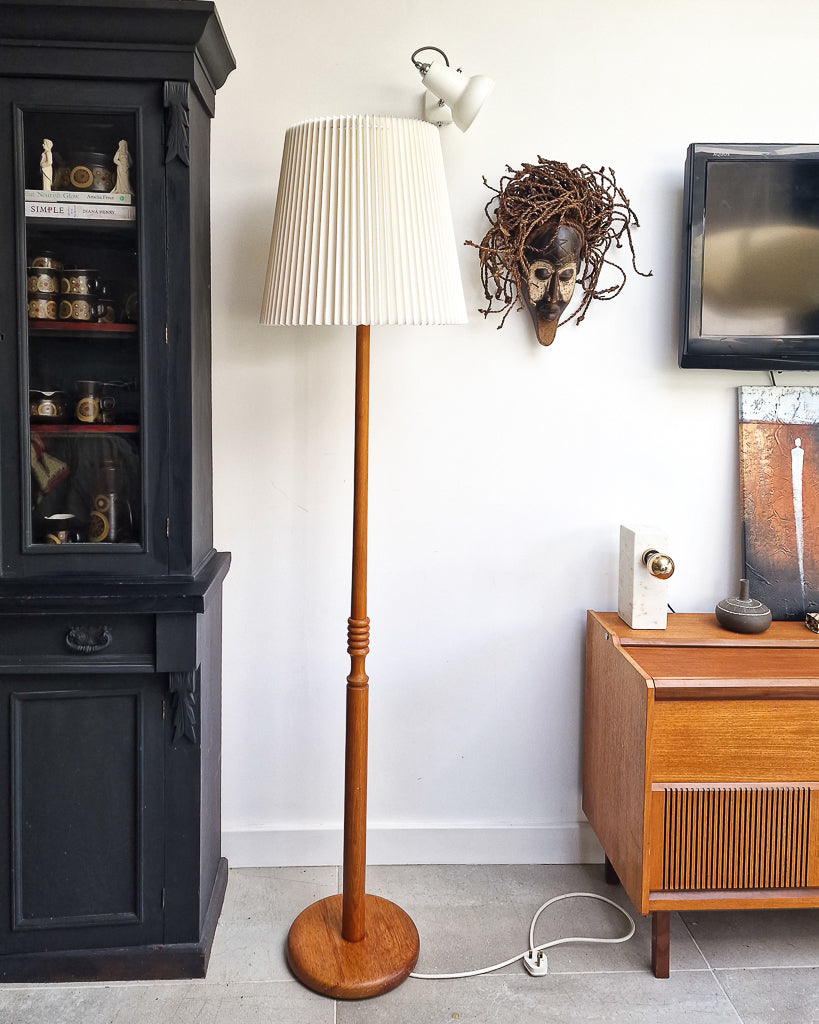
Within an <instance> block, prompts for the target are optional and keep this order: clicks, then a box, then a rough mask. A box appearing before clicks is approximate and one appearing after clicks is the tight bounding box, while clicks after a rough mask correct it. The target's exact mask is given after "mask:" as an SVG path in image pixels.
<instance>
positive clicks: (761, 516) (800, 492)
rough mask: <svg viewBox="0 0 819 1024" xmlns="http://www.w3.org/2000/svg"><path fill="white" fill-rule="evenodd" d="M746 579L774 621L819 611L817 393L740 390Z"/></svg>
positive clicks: (811, 390) (793, 389)
mask: <svg viewBox="0 0 819 1024" xmlns="http://www.w3.org/2000/svg"><path fill="white" fill-rule="evenodd" d="M739 468H740V498H741V502H742V540H743V544H742V547H743V561H744V563H745V570H744V575H745V576H746V577H747V578H748V579H749V580H750V584H751V596H752V597H755V598H757V599H758V600H759V601H762V603H763V604H766V605H767V606H768V607H769V608H770V609H771V612H772V613H773V617H774V619H802V618H804V617H805V613H806V612H808V611H816V610H817V609H819V534H818V533H817V530H819V388H800V387H783V388H780V387H741V388H739Z"/></svg>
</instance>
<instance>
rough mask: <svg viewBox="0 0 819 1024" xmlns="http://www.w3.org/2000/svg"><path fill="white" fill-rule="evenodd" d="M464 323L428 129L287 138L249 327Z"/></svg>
mask: <svg viewBox="0 0 819 1024" xmlns="http://www.w3.org/2000/svg"><path fill="white" fill-rule="evenodd" d="M466 321H467V315H466V305H465V303H464V296H463V287H462V284H461V277H460V272H459V269H458V257H457V249H456V246H455V234H454V231H453V227H452V216H451V213H450V209H449V197H448V194H447V188H446V178H445V175H444V164H443V156H442V153H441V144H440V140H439V136H438V130H437V129H436V128H435V127H434V126H433V125H431V124H428V123H426V122H424V121H420V120H412V119H408V118H396V117H380V116H374V115H358V114H355V115H350V116H341V117H328V118H320V119H318V120H315V121H305V122H303V123H301V124H297V125H294V126H293V127H292V128H290V129H288V131H287V133H286V135H285V141H284V153H283V156H282V169H281V177H280V179H279V191H278V197H277V200H276V213H275V217H274V222H273V235H272V238H271V242H270V257H269V260H268V266H267V278H266V281H265V288H264V298H263V302H262V312H261V322H262V323H264V324H271V325H282V326H296V325H319V324H327V325H329V324H347V325H357V324H368V325H380V324H457V323H466Z"/></svg>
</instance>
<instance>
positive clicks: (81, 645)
mask: <svg viewBox="0 0 819 1024" xmlns="http://www.w3.org/2000/svg"><path fill="white" fill-rule="evenodd" d="M110 643H111V630H110V629H109V628H108V627H107V626H98V627H96V628H92V629H89V627H88V626H72V627H71V629H69V631H68V632H67V633H66V634H65V646H66V647H67V648H68V649H69V650H70V651H74V653H75V654H97V653H98V652H99V651H104V650H105V648H106V647H107V646H108V645H109V644H110Z"/></svg>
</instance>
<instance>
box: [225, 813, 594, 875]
mask: <svg viewBox="0 0 819 1024" xmlns="http://www.w3.org/2000/svg"><path fill="white" fill-rule="evenodd" d="M341 851H342V832H341V829H340V828H317V829H241V830H236V831H225V832H223V833H222V856H223V857H227V861H228V864H230V866H231V867H234V868H241V867H246V868H247V867H259V868H262V867H290V866H295V865H298V866H308V865H309V866H311V867H313V866H317V865H323V864H340V863H341V859H342V858H341ZM602 860H603V851H602V850H601V848H600V846H599V844H598V842H597V839H596V838H595V836H594V833H593V832H592V830H591V828H590V826H589V825H588V824H587V823H586V822H575V823H572V824H568V825H509V826H495V827H491V828H487V827H485V826H480V825H476V826H468V825H464V826H457V827H417V828H406V827H404V828H388V827H387V828H384V827H382V828H379V827H378V826H374V827H372V828H370V829H369V831H368V833H367V861H368V863H370V864H595V863H599V862H601V861H602Z"/></svg>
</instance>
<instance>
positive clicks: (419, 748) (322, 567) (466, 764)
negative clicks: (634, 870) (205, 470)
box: [213, 0, 817, 865]
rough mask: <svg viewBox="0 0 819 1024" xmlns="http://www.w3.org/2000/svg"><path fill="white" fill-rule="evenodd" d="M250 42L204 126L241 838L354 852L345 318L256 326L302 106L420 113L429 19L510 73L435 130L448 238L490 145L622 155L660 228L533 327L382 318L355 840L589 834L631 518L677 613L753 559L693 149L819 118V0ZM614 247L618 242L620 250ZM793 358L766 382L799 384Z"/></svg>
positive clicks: (308, 6) (346, 23) (230, 789)
mask: <svg viewBox="0 0 819 1024" xmlns="http://www.w3.org/2000/svg"><path fill="white" fill-rule="evenodd" d="M219 11H220V16H221V18H222V22H223V24H224V26H225V30H226V32H227V35H228V38H229V39H230V42H231V45H232V47H233V49H234V52H235V55H236V59H237V63H238V69H237V71H236V72H234V74H232V75H231V76H230V78H229V79H228V81H227V84H226V85H225V87H224V88H223V89H222V91H221V92H220V93H219V95H218V97H217V114H216V120H215V121H214V124H213V257H214V262H213V311H214V406H215V409H214V413H215V432H214V458H215V479H216V494H215V502H216V542H217V546H218V547H219V548H220V549H223V550H231V551H232V552H233V567H232V570H231V574H230V576H229V577H228V580H227V584H226V590H225V640H224V683H225V693H224V755H223V780H224V781H223V793H224V800H223V822H224V829H225V842H224V848H225V851H226V854H227V856H228V857H229V859H231V861H232V863H233V864H234V865H238V864H277V863H319V862H331V863H337V862H338V861H339V859H340V856H341V852H340V841H339V834H340V833H339V830H340V824H341V806H342V786H343V780H342V765H343V715H344V687H345V677H346V675H347V672H348V671H349V659H348V658H347V655H346V618H347V615H348V614H349V564H350V528H351V501H352V499H351V487H352V478H351V477H352V414H353V361H354V332H353V331H352V330H350V329H335V328H320V329H309V328H301V329H284V328H269V327H262V326H259V324H258V316H259V305H260V298H261V289H262V284H263V280H264V272H265V265H266V259H267V247H268V244H269V235H270V228H271V224H272V218H273V205H274V202H275V195H276V186H277V182H278V173H279V161H280V157H281V146H282V141H283V136H284V131H285V129H286V128H287V127H288V126H289V125H290V124H292V123H294V122H296V121H299V120H302V119H305V118H309V117H317V116H322V115H327V114H338V113H387V114H395V115H403V116H416V115H417V114H418V112H419V109H420V99H419V97H420V95H421V86H420V82H419V79H418V75H417V72H416V71H415V70H414V68H413V67H412V65H411V63H410V60H409V56H410V54H411V52H412V51H413V50H414V49H415V48H416V47H418V46H421V45H423V44H425V43H433V44H436V45H438V46H441V47H442V48H443V49H445V50H447V51H448V53H449V54H450V58H451V60H452V62H453V63H454V64H461V65H463V66H464V68H465V70H467V71H470V72H478V71H480V72H484V73H487V74H491V75H492V76H493V77H494V78H495V79H496V80H497V87H496V90H495V92H494V94H493V96H492V98H491V100H490V101H489V103H488V104H487V106H486V107H485V108H484V111H483V112H482V114H481V115H480V117H479V119H478V120H477V121H476V123H475V124H474V125H473V127H472V129H471V130H470V131H469V132H468V133H467V134H465V135H462V134H461V133H460V132H458V131H457V129H455V128H449V129H447V130H445V131H444V132H443V134H442V143H443V148H444V158H445V162H446V166H447V175H448V181H449V187H450V192H451V197H452V209H453V216H454V221H455V230H456V237H458V238H459V239H467V238H470V239H474V240H478V239H480V237H481V236H482V235H483V232H484V230H485V221H484V218H483V207H484V204H485V202H486V200H487V198H488V197H489V193H488V192H487V191H486V189H485V188H484V187H483V184H482V181H481V177H482V175H486V176H487V178H488V179H489V181H490V182H491V183H493V184H497V182H498V180H499V178H500V175H501V174H502V173H503V171H504V167H505V165H506V164H507V163H508V164H511V165H513V166H515V167H517V166H519V165H520V163H521V162H523V161H533V160H534V159H535V158H536V157H537V155H538V154H540V155H543V156H544V157H548V158H552V159H559V160H565V161H566V162H568V163H569V164H571V165H572V166H576V165H577V164H580V163H587V164H589V165H590V166H592V167H595V168H596V167H600V166H601V165H604V164H605V165H606V166H611V167H613V168H614V169H615V171H616V174H617V180H618V182H619V184H620V185H621V186H622V188H623V189H624V191H625V192H626V194H627V195H628V196H629V198H630V199H631V201H632V204H633V206H634V209H635V210H636V211H637V214H638V216H639V218H640V221H641V225H642V226H641V228H640V229H639V231H637V232H636V235H635V239H636V246H637V251H638V261H639V265H640V266H641V268H643V269H647V268H650V269H652V270H653V273H654V276H653V277H652V278H648V279H644V278H639V277H636V276H635V275H633V274H630V276H629V281H628V284H627V286H626V289H625V292H624V293H623V294H622V295H621V296H620V297H619V298H617V299H616V300H615V301H614V302H611V303H601V302H596V303H594V304H593V306H592V309H591V310H590V312H589V314H588V316H587V319H586V320H585V322H584V323H583V324H582V325H581V326H580V327H575V326H574V325H566V326H564V327H561V328H560V330H559V331H558V334H557V338H556V340H555V342H554V344H553V345H552V347H551V348H549V349H544V348H541V347H540V346H539V345H538V344H537V342H536V340H535V337H534V333H533V330H532V328H531V324H530V321H529V319H528V316H526V314H523V313H520V314H512V315H511V316H510V318H509V320H508V321H507V324H506V326H505V328H504V329H503V330H502V331H497V330H496V329H495V325H496V322H497V321H494V322H493V321H489V322H486V321H484V319H483V317H482V316H481V315H480V314H479V313H478V312H477V308H478V306H480V305H481V304H482V302H483V296H482V293H481V287H480V279H479V274H478V263H477V259H476V253H475V250H473V249H468V248H463V249H462V251H461V253H460V257H461V268H462V273H463V279H464V287H465V291H466V296H467V305H468V307H469V308H470V310H471V315H470V323H469V325H468V326H465V327H454V328H440V327H439V328H430V329H419V328H413V329H409V328H383V329H380V330H375V329H374V330H373V358H372V396H371V401H372V412H371V452H370V458H371V463H370V601H369V610H370V617H371V619H372V641H371V654H370V656H369V658H368V661H367V668H368V672H369V675H370V681H371V696H370V702H371V711H370V800H369V807H370V825H371V830H370V846H369V851H370V860H371V861H372V862H377V861H381V862H387V861H398V862H424V861H466V860H476V861H492V860H494V861H498V862H503V861H510V862H512V861H561V860H564V861H572V860H583V859H590V858H591V859H593V858H595V857H596V856H599V851H598V849H597V847H596V845H595V842H594V840H593V837H592V836H591V833H590V831H589V829H588V826H587V825H585V824H584V823H583V815H582V812H581V810H580V757H581V714H582V686H583V637H584V620H585V610H586V609H587V608H597V609H611V608H613V607H615V606H616V577H617V543H618V529H619V524H620V523H621V522H657V523H659V524H662V525H663V526H665V527H666V529H667V530H668V532H669V534H670V536H671V538H672V544H671V553H672V554H673V556H674V558H675V561H676V563H677V567H678V568H677V572H676V574H675V576H674V577H673V579H672V581H671V585H670V600H671V603H672V605H673V606H674V607H675V608H676V609H677V610H678V611H707V610H711V609H712V608H713V606H714V604H715V603H716V602H717V601H718V600H719V599H721V598H722V597H724V596H725V595H726V594H727V593H729V592H733V590H734V588H735V586H736V580H737V579H738V576H739V571H740V558H739V536H738V527H737V523H738V485H737V457H736V407H735V404H736V391H735V389H736V387H737V385H738V384H740V383H757V384H765V383H767V382H768V375H767V374H764V373H760V372H757V373H736V372H733V373H732V372H721V371H720V372H717V371H710V370H703V371H698V370H679V369H678V368H677V365H676V322H677V301H678V300H677V289H678V280H679V250H680V203H681V186H682V170H683V161H684V157H685V150H686V146H687V144H688V143H689V142H694V141H696V142H808V141H815V138H814V136H815V134H816V116H815V99H814V96H815V89H816V86H815V53H814V50H815V43H816V18H817V15H816V13H815V5H814V0H782V2H780V3H779V4H778V5H776V7H775V8H771V5H770V3H769V2H767V0H766V2H764V3H763V2H762V0H722V2H721V3H719V4H717V3H714V2H712V0H666V2H665V3H662V4H659V3H656V0H626V2H625V3H620V4H613V3H611V2H610V0H576V2H575V3H574V4H572V5H570V7H568V8H567V7H566V6H565V5H556V4H553V5H546V4H543V3H542V2H538V3H535V2H534V0H520V2H519V3H517V4H516V5H506V6H504V5H499V4H498V3H497V2H495V0H448V2H447V3H441V2H440V0H391V2H390V3H384V2H382V0H348V2H346V3H342V4H339V3H335V2H331V0H303V2H300V3H299V2H291V3H287V4H285V3H274V4H271V3H268V2H266V0H220V4H219ZM624 258H625V257H624ZM800 377H801V378H805V379H811V378H809V376H808V375H798V374H789V375H781V376H780V378H779V380H780V382H781V383H797V382H798V381H799V379H800Z"/></svg>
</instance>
